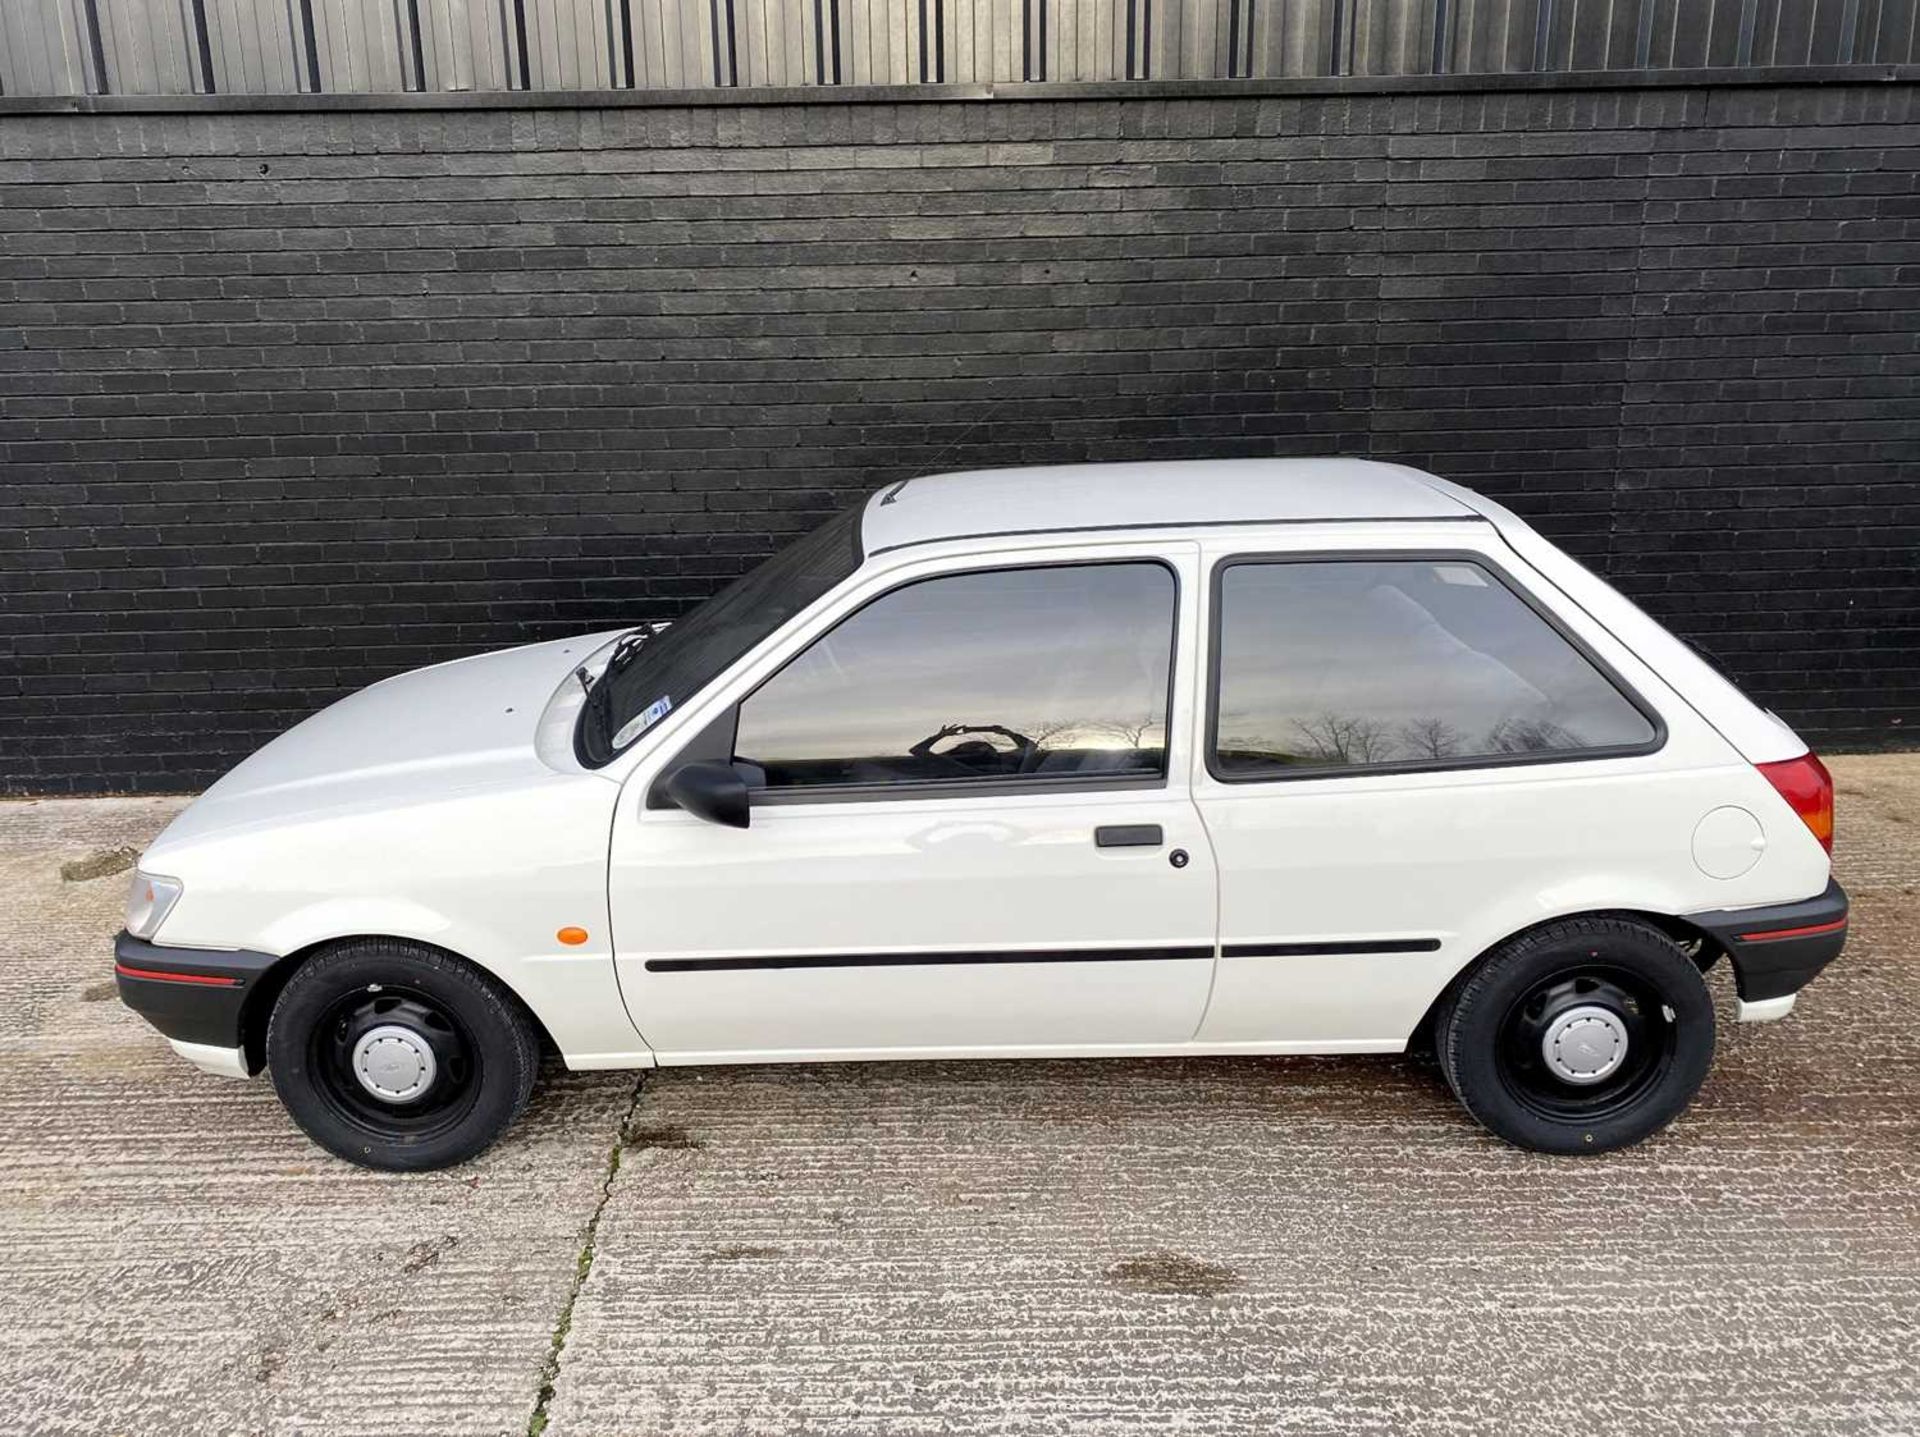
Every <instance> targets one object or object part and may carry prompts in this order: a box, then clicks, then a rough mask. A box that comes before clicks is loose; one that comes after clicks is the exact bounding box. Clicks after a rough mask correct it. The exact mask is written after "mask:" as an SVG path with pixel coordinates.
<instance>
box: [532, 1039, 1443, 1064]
mask: <svg viewBox="0 0 1920 1437" xmlns="http://www.w3.org/2000/svg"><path fill="white" fill-rule="evenodd" d="M1406 1047H1407V1040H1406V1039H1405V1038H1341V1039H1329V1038H1316V1039H1309V1040H1304V1041H1259V1042H1238V1043H1047V1044H1010V1045H1005V1046H997V1047H966V1048H960V1047H919V1048H776V1049H766V1048H716V1049H711V1050H705V1051H700V1052H686V1053H655V1054H654V1055H653V1057H652V1062H653V1063H657V1064H658V1065H659V1066H660V1067H663V1068H684V1067H699V1066H705V1065H708V1064H716V1063H902V1062H927V1061H934V1060H946V1061H952V1060H955V1059H967V1058H985V1059H994V1058H1001V1059H1004V1058H1200V1057H1208V1058H1230V1057H1332V1056H1339V1055H1342V1054H1350V1053H1401V1052H1405V1051H1406ZM570 1066H576V1067H577V1066H586V1065H585V1064H581V1063H579V1062H573V1063H571V1064H570ZM595 1066H606V1067H612V1066H640V1065H639V1064H637V1063H636V1064H627V1065H615V1064H610V1063H608V1064H600V1063H596V1064H595Z"/></svg>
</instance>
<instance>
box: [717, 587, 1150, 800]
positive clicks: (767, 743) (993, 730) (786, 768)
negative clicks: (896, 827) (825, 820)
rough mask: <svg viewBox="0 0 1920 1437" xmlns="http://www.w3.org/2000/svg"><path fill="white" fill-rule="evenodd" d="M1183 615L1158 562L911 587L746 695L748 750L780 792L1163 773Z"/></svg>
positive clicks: (739, 741)
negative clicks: (1177, 622) (1178, 616)
mask: <svg viewBox="0 0 1920 1437" xmlns="http://www.w3.org/2000/svg"><path fill="white" fill-rule="evenodd" d="M1173 624H1174V577H1173V574H1172V572H1171V571H1170V570H1168V569H1167V568H1166V567H1165V566H1163V565H1161V564H1157V563H1152V562H1147V561H1141V562H1135V563H1108V564H1076V565H1059V566H1051V567H1044V568H1030V569H999V570H991V571H982V572H978V573H967V574H952V575H944V576H942V577H940V578H934V579H922V580H919V581H917V582H915V583H910V584H906V585H903V586H902V587H900V588H898V589H895V590H893V591H892V592H891V593H888V594H884V595H882V596H881V597H880V598H878V599H875V600H874V601H873V602H872V603H870V604H868V605H866V606H865V607H864V608H862V609H860V610H859V611H858V612H856V613H854V614H853V615H851V616H849V617H848V618H847V619H845V620H843V621H842V622H841V623H840V624H839V625H838V626H836V627H835V628H834V629H833V630H832V631H831V632H830V633H827V634H825V635H823V636H822V637H820V638H819V639H817V640H815V641H814V643H813V644H812V645H811V646H809V647H808V648H807V649H806V650H805V651H804V652H802V653H801V654H799V655H798V656H797V657H795V658H794V659H793V661H792V662H791V663H789V664H787V665H786V667H784V668H782V669H781V670H780V672H778V673H777V674H775V675H774V676H773V677H772V678H771V679H769V680H768V681H767V682H766V683H765V684H763V685H761V687H760V688H759V689H757V690H756V691H755V692H754V693H753V694H752V695H751V696H750V697H749V698H748V699H747V700H746V701H745V702H744V703H743V704H742V705H741V706H740V723H739V730H738V736H737V737H736V739H735V743H734V753H735V762H736V763H738V764H740V765H741V766H742V767H743V769H744V770H745V771H746V772H747V773H749V774H750V775H753V776H754V777H756V778H758V777H762V776H764V783H765V786H766V787H767V788H770V789H776V790H778V789H793V788H801V787H818V786H831V785H836V784H840V785H844V784H863V785H866V784H902V783H960V782H965V781H968V780H980V779H1003V780H1004V779H1010V778H1033V779H1048V778H1068V777H1088V776H1101V775H1112V776H1124V777H1136V778H1137V777H1145V776H1152V775H1159V774H1164V773H1165V772H1166V766H1167V738H1166V722H1167V694H1168V687H1169V683H1170V679H1171V673H1172V658H1173ZM756 769H758V770H759V773H758V774H755V772H754V771H755V770H756Z"/></svg>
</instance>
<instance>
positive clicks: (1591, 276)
mask: <svg viewBox="0 0 1920 1437" xmlns="http://www.w3.org/2000/svg"><path fill="white" fill-rule="evenodd" d="M1915 94H1916V87H1914V86H1912V85H1910V84H1823V85H1802V86H1778V87H1770V86H1758V87H1729V88H1673V87H1665V88H1653V89H1646V90H1632V89H1623V90H1599V89H1595V90H1574V91H1568V90H1555V91H1540V92H1529V91H1518V90H1505V91H1494V92H1487V93H1474V92H1463V93H1458V94H1448V93H1424V94H1412V93H1405V94H1395V93H1365V92H1355V93H1338V92H1335V93H1325V94H1310V95H1272V94H1268V95H1258V96H1255V95H1249V96H1246V97H1239V96H1233V95H1208V96H1194V97H1190V98H1182V97H1175V96H1171V95H1166V94H1162V95H1158V96H1154V95H1147V96H1134V97H1127V98H1115V99H1076V100H1049V101H1045V102H1035V101H1014V100H997V101H992V102H967V103H955V102H926V103H893V102H886V103H875V104H857V103H856V104H849V103H844V102H842V103H819V104H791V105H758V106H742V107H738V108H727V107H718V106H698V107H671V106H660V105H635V106H631V107H621V108H588V107H583V108H556V109H545V110H536V109H521V110H486V109H472V110H457V111H455V110H447V111H441V110H431V109H417V110H395V111H353V112H342V113H325V112H304V111H291V112H288V111H271V110H266V111H262V112H258V113H240V112H236V113H219V112H191V113H180V114H168V113H112V114H92V115H20V116H15V117H12V118H7V119H4V120H0V507H3V510H4V512H3V513H0V518H3V519H4V522H3V523H0V545H4V561H3V570H0V583H3V584H4V606H3V607H0V653H4V654H5V655H6V656H7V657H6V659H5V661H4V663H3V664H0V788H4V789H5V790H6V791H9V792H60V791H88V790H120V789H145V790H164V789H186V788H192V787H196V786H198V785H200V784H203V783H205V782H206V781H208V780H209V779H211V778H212V777H214V776H215V775H216V774H218V773H219V772H220V771H221V770H222V769H223V768H225V767H227V766H229V765H231V764H232V763H233V762H235V761H236V760H237V759H239V758H240V757H242V756H243V755H244V754H246V753H247V752H248V751H249V750H251V749H252V748H254V747H256V746H257V745H258V744H259V743H261V742H263V741H264V740H265V739H267V738H269V737H271V736H272V735H273V734H274V733H276V732H278V731H280V730H281V729H283V728H285V727H286V726H288V725H289V724H291V723H293V722H294V721H296V720H297V719H299V718H300V717H301V716H303V715H305V714H307V713H310V712H312V711H313V710H314V709H316V708H318V707H319V706H321V705H322V704H325V703H327V702H329V701H330V700H332V699H334V698H336V697H338V696H339V695H341V694H342V693H345V692H347V691H349V690H351V689H353V688H356V687H358V686H360V685H363V684H366V683H369V682H371V681H373V680H375V679H377V678H380V677H382V676H384V675H387V674H390V673H393V672H396V671H398V670H401V669H405V668H409V667H412V666H415V665H419V664H424V663H431V662H434V661H437V660H441V659H446V658H451V657H455V656H458V655H460V654H464V653H470V652H474V651H477V650H481V649H486V648H491V647H498V646H502V645H507V644H513V643H520V642H525V641H529V640H534V639H542V638H549V637H554V636H557V635H561V634H567V633H572V632H577V631H585V630H591V629H597V628H606V627H611V626H616V625H619V624H623V623H626V622H629V621H632V620H636V619H642V618H652V617H664V616H670V615H672V614H674V613H677V612H679V611H680V610H681V609H682V608H683V607H684V606H685V605H687V604H689V603H691V602H693V601H695V600H697V599H699V598H701V597H703V596H704V595H706V594H707V593H709V592H711V591H712V590H713V589H714V588H715V587H716V586H717V585H719V584H720V583H722V582H724V581H725V580H726V579H727V578H728V577H730V576H731V575H733V574H736V573H738V572H739V571H740V570H742V569H743V568H744V567H746V566H748V565H750V564H751V563H753V562H754V561H756V560H757V559H759V558H760V557H761V556H763V555H765V554H766V553H767V552H769V551H770V550H771V549H772V548H774V547H775V546H776V545H778V544H779V543H780V542H782V541H783V540H784V539H786V538H787V537H789V536H791V535H792V534H794V533H796V532H797V531H799V530H802V529H804V528H806V527H808V526H810V525H812V524H813V523H814V522H816V521H817V520H818V519H820V518H821V517H822V516H823V515H824V514H825V513H827V512H828V511H829V510H831V509H832V508H833V507H835V506H837V505H840V504H843V503H846V502H849V501H850V500H852V499H853V498H854V497H855V496H857V495H859V494H860V493H862V492H863V491H865V490H868V489H870V488H872V487H874V486H876V485H879V484H881V483H884V482H886V481H888V480H892V479H897V478H900V477H903V476H906V475H909V474H913V473H917V472H924V471H926V470H928V469H933V468H947V469H955V468H969V467H979V466H991V465H1012V464H1034V463H1047V462H1059V461H1068V460H1081V459H1119V458H1138V457H1169V458H1171V457H1204V456H1226V455H1243V454H1321V453H1346V454H1360V455H1372V456H1375V457H1380V458H1391V459H1399V460H1405V461H1407V462H1411V463H1415V464H1420V465H1424V466H1427V467H1431V468H1433V469H1435V470H1437V471H1438V472H1440V473H1443V474H1446V475H1449V476H1450V477H1453V478H1457V479H1459V480H1461V481H1463V482H1465V483H1468V484H1470V485H1473V486H1475V487H1478V488H1481V489H1483V490H1485V491H1486V492H1488V493H1490V494H1493V495H1495V496H1497V497H1499V498H1501V499H1503V500H1505V501H1507V502H1509V503H1511V504H1512V505H1513V506H1514V507H1516V508H1518V509H1519V510H1520V511H1522V512H1523V513H1525V514H1527V515H1528V516H1529V517H1530V518H1532V519H1534V520H1535V521H1537V522H1538V523H1539V524H1540V525H1541V526H1542V527H1543V528H1544V529H1545V530H1546V531H1547V532H1549V533H1550V534H1552V535H1553V536H1555V537H1556V538H1557V539H1559V540H1560V541H1562V542H1563V543H1566V544H1567V545H1568V546H1569V547H1570V548H1572V549H1573V550H1574V551H1575V552H1576V553H1578V554H1580V555H1581V556H1582V557H1583V558H1584V559H1586V560H1587V561H1588V562H1589V563H1591V564H1593V565H1594V566H1595V567H1597V568H1599V569H1601V570H1602V571H1604V572H1605V573H1607V574H1608V575H1609V576H1610V577H1611V578H1612V579H1613V580H1614V581H1615V582H1617V583H1618V584H1619V585H1620V586H1621V587H1622V588H1624V589H1625V590H1627V591H1628V592H1629V593H1631V594H1633V595H1634V596H1635V597H1636V598H1638V599H1639V600H1641V601H1642V602H1643V603H1644V604H1645V605H1646V606H1647V607H1648V608H1649V609H1651V610H1652V611H1653V612H1654V613H1655V614H1657V615H1658V616H1659V617H1660V618H1661V619H1663V620H1664V621H1666V622H1667V623H1669V624H1671V625H1672V626H1673V627H1674V628H1675V629H1677V630H1678V631H1679V632H1681V633H1683V634H1685V635H1687V636H1688V637H1690V638H1692V639H1694V640H1696V641H1697V642H1699V643H1701V644H1702V645H1703V646H1704V647H1706V648H1707V649H1708V650H1709V651H1710V652H1711V653H1712V654H1714V655H1715V656H1716V657H1717V658H1719V659H1720V660H1721V662H1722V663H1723V664H1724V666H1725V667H1727V668H1728V669H1729V670H1730V671H1731V672H1732V673H1733V674H1734V676H1735V677H1736V678H1737V679H1738V680H1739V681H1740V682H1741V683H1742V684H1743V685H1744V686H1745V687H1746V688H1747V690H1748V691H1749V692H1750V693H1751V694H1753V695H1754V696H1755V697H1756V698H1757V699H1759V700H1761V701H1762V702H1764V703H1767V704H1770V705H1772V706H1773V707H1775V708H1776V709H1778V710H1779V711H1780V712H1781V714H1782V715H1783V716H1784V717H1786V718H1787V719H1788V720H1789V721H1790V722H1792V723H1794V724H1796V725H1797V726H1798V727H1800V728H1801V729H1802V731H1803V732H1804V733H1806V734H1807V735H1808V736H1809V737H1811V738H1814V739H1816V740H1818V741H1821V742H1825V743H1827V744H1830V745H1832V746H1836V747H1841V746H1854V747H1860V746H1879V745H1890V744H1896V743H1899V742H1901V741H1902V740H1903V739H1904V738H1905V736H1906V735H1907V734H1908V733H1909V732H1910V731H1911V730H1912V728H1913V727H1914V724H1915V717H1914V716H1915V713H1916V709H1920V701H1917V695H1920V573H1917V572H1916V557H1915V556H1916V552H1917V550H1920V484H1917V483H1916V480H1915V477H1914V464H1915V461H1916V460H1917V459H1920V323H1916V315H1920V303H1917V301H1920V284H1917V283H1916V281H1917V280H1920V183H1917V182H1916V176H1917V175H1920V128H1917V127H1916V124H1915V121H1916V104H1915Z"/></svg>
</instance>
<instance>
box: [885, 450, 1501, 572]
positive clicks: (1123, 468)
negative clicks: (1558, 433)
mask: <svg viewBox="0 0 1920 1437" xmlns="http://www.w3.org/2000/svg"><path fill="white" fill-rule="evenodd" d="M1437 482H1438V481H1436V480H1435V479H1434V478H1433V476H1431V475H1428V474H1423V473H1421V472H1420V471H1419V470H1418V469H1409V468H1407V467H1406V466H1404V465H1401V464H1382V463H1379V462H1376V461H1374V460H1371V459H1188V460H1168V461H1164V462H1145V463H1129V464H1051V465H1044V466H1039V467H1036V468H1031V469H982V470H975V471H973V472H970V473H962V474H935V475H929V476H926V477H924V478H917V479H906V480H902V481H900V482H899V483H895V484H889V485H888V486H886V488H884V489H882V490H880V491H879V492H878V493H877V494H875V495H874V496H873V498H872V499H870V500H868V501H867V508H866V513H865V515H864V517H863V520H862V525H861V547H862V548H863V549H864V550H865V551H866V552H867V553H868V554H880V553H885V552H886V551H887V550H889V549H898V548H902V547H904V546H906V545H909V544H931V543H937V542H939V541H941V540H943V539H978V538H997V537H1001V536H1006V535H1015V534H1047V533H1056V532H1072V533H1084V532H1086V531H1088V530H1111V529H1166V528H1206V527H1211V526H1214V525H1231V524H1241V525H1245V524H1312V523H1337V522H1341V521H1346V522H1356V521H1367V520H1436V519H1438V520H1459V519H1480V518H1481V517H1482V516H1481V515H1480V514H1479V513H1477V512H1476V511H1475V510H1474V509H1473V508H1472V507H1470V506H1469V505H1468V504H1466V503H1464V502H1462V500H1461V499H1458V498H1455V497H1453V496H1452V495H1451V494H1447V493H1443V492H1441V490H1440V488H1438V487H1436V483H1437ZM1448 487H1449V488H1451V487H1452V486H1448Z"/></svg>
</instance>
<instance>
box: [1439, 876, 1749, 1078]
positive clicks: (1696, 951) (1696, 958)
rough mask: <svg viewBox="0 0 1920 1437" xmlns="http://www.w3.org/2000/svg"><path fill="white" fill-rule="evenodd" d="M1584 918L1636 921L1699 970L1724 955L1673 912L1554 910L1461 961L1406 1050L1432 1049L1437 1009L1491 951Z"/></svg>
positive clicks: (1706, 935)
mask: <svg viewBox="0 0 1920 1437" xmlns="http://www.w3.org/2000/svg"><path fill="white" fill-rule="evenodd" d="M1585 919H1601V920H1605V919H1612V920H1614V921H1616V922H1624V923H1638V924H1640V925H1641V926H1643V927H1646V928H1651V929H1653V930H1654V931H1655V932H1657V933H1659V934H1660V935H1661V936H1662V937H1664V938H1666V939H1667V940H1668V941H1669V942H1671V943H1673V944H1675V945H1676V946H1677V947H1679V949H1680V950H1681V951H1682V952H1684V953H1685V954H1686V955H1687V956H1688V957H1689V958H1691V959H1693V962H1694V965H1695V966H1696V967H1697V968H1699V970H1700V971H1701V972H1702V973H1705V972H1707V971H1708V970H1710V969H1711V968H1712V967H1713V965H1714V964H1715V963H1717V962H1719V961H1720V959H1721V958H1722V957H1723V956H1725V953H1724V950H1723V949H1722V948H1721V946H1720V944H1719V942H1718V941H1717V940H1716V939H1715V938H1714V937H1713V936H1712V935H1711V934H1710V933H1708V932H1707V931H1706V930H1705V929H1703V928H1700V927H1698V926H1697V925H1695V924H1692V923H1689V922H1688V921H1687V920H1686V919H1684V918H1681V917H1678V916H1677V915H1675V914H1671V913H1656V912H1653V911H1651V910H1649V909H1644V908H1589V909H1583V910H1581V911H1579V912H1575V913H1558V914H1555V915H1554V916H1553V917H1551V918H1542V919H1540V920H1539V921H1538V922H1534V923H1529V924H1527V925H1526V926H1525V927H1522V928H1516V929H1514V931H1513V932H1511V933H1507V934H1503V935H1502V936H1501V937H1499V938H1496V939H1495V940H1494V941H1493V942H1491V943H1489V944H1487V945H1486V946H1485V947H1484V948H1482V949H1481V950H1480V951H1479V952H1478V953H1476V954H1475V955H1474V956H1473V957H1472V958H1470V959H1468V960H1467V961H1466V962H1465V963H1463V964H1461V965H1460V967H1459V969H1458V970H1456V971H1455V973H1454V974H1453V976H1452V977H1451V978H1449V979H1447V981H1446V983H1445V984H1444V985H1443V986H1442V987H1441V989H1440V991H1439V992H1438V993H1436V994H1434V996H1433V1001H1432V1002H1431V1003H1429V1004H1428V1005H1427V1011H1426V1012H1425V1013H1423V1014H1422V1015H1421V1017H1420V1021H1419V1022H1418V1023H1416V1024H1414V1027H1413V1031H1412V1032H1411V1033H1409V1034H1408V1035H1407V1049H1408V1051H1409V1052H1425V1053H1430V1052H1432V1051H1433V1031H1434V1024H1435V1022H1436V1021H1437V1020H1438V1018H1439V1016H1440V1012H1441V1010H1442V1009H1443V1008H1445V1007H1446V1005H1447V1004H1448V1002H1450V1001H1451V1000H1452V998H1453V997H1454V995H1455V994H1457V993H1458V992H1459V991H1460V989H1462V988H1463V987H1465V986H1466V984H1467V982H1468V981H1469V980H1470V979H1471V978H1472V977H1473V975H1474V973H1475V972H1476V971H1477V970H1478V969H1479V968H1480V967H1481V966H1482V965H1483V964H1484V963H1485V962H1486V961H1487V959H1489V958H1491V957H1492V956H1493V955H1494V954H1495V953H1498V952H1500V951H1502V950H1503V949H1505V948H1506V947H1507V945H1509V944H1511V943H1515V942H1518V941H1519V940H1520V939H1522V938H1525V937H1527V936H1528V935H1529V934H1531V933H1537V932H1539V931H1540V930H1541V929H1543V928H1550V927H1552V926H1554V925H1555V924H1559V923H1573V922H1579V921H1582V920H1585Z"/></svg>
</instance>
